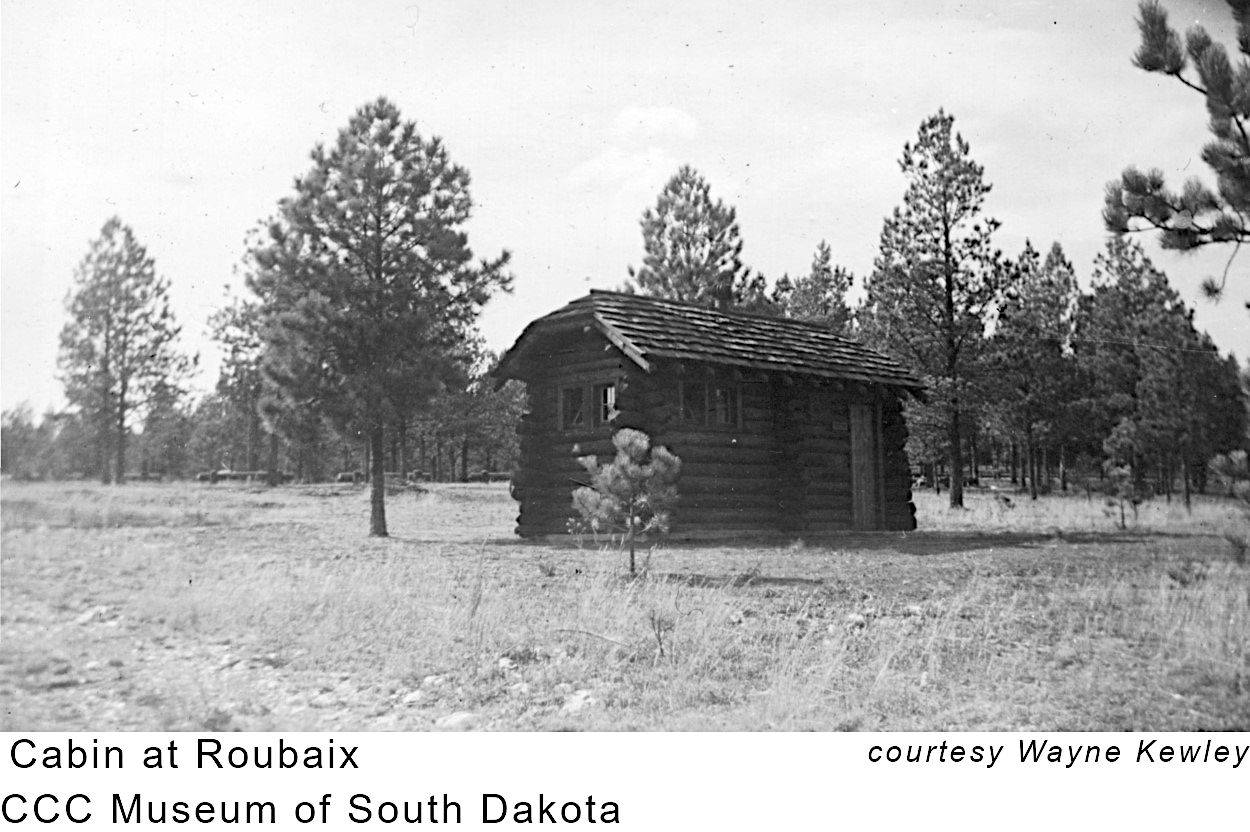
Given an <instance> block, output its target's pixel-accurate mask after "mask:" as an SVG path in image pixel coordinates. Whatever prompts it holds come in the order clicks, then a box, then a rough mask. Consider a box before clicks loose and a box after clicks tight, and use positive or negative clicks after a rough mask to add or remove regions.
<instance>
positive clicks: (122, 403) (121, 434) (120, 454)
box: [113, 397, 126, 485]
mask: <svg viewBox="0 0 1250 832" xmlns="http://www.w3.org/2000/svg"><path fill="white" fill-rule="evenodd" d="M125 481H126V399H125V397H123V398H121V399H119V400H118V402H117V472H116V474H115V475H114V476H113V482H115V483H117V484H118V485H121V484H122V483H123V482H125Z"/></svg>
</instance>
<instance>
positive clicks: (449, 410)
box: [0, 98, 522, 535]
mask: <svg viewBox="0 0 1250 832" xmlns="http://www.w3.org/2000/svg"><path fill="white" fill-rule="evenodd" d="M311 159H312V165H311V167H310V169H309V170H308V172H307V173H305V174H304V175H303V176H301V177H299V178H297V179H296V180H295V186H294V192H293V194H291V195H290V196H288V197H286V198H284V199H282V200H280V201H279V202H278V207H277V211H276V212H275V215H274V216H273V217H272V218H271V219H269V220H268V221H266V222H265V223H263V224H262V225H261V227H260V228H258V229H257V231H256V233H255V234H254V235H253V236H252V238H251V240H250V241H249V244H248V249H247V253H246V256H245V258H244V268H245V272H246V273H245V283H246V291H245V293H244V294H242V295H240V296H237V297H233V298H231V299H230V300H229V302H228V303H227V305H226V306H225V307H224V308H223V309H222V310H221V311H219V312H218V313H217V314H215V315H214V316H213V318H212V320H211V322H210V324H211V328H212V333H213V337H214V338H215V339H216V340H217V342H218V343H219V344H220V346H221V348H222V353H223V360H222V364H221V369H220V373H219V377H218V379H217V384H216V387H215V389H214V391H213V392H212V393H210V394H208V395H206V396H202V397H200V398H198V399H197V398H193V397H192V396H190V395H189V394H188V392H187V381H188V380H189V377H190V373H191V371H192V369H193V368H194V366H195V363H196V362H195V361H194V360H193V359H191V358H189V357H187V356H185V355H183V354H182V353H180V352H179V350H178V347H177V338H178V334H179V327H178V326H177V324H176V323H175V321H174V318H173V315H172V313H171V312H170V309H169V300H168V283H167V281H165V280H164V279H162V278H159V277H158V276H157V275H156V272H155V266H154V263H153V262H152V259H151V258H150V257H149V256H148V255H147V252H146V250H145V249H144V248H143V247H142V246H141V245H140V244H139V242H138V241H137V240H136V238H135V235H134V234H133V232H132V231H131V229H130V228H129V227H127V226H126V225H124V224H123V223H122V222H121V221H120V220H119V219H117V218H113V219H110V220H109V221H108V222H107V223H106V224H105V225H104V227H103V229H102V230H101V233H100V235H99V237H98V238H97V239H96V240H94V241H92V242H91V244H90V246H89V250H88V254H87V255H86V257H84V259H83V261H82V263H81V265H80V267H79V269H78V271H77V273H76V277H75V283H74V286H73V289H72V290H71V293H70V296H69V298H68V301H67V309H68V312H69V318H70V320H69V322H68V323H67V324H66V326H65V329H64V332H63V334H62V338H61V353H60V369H61V377H62V380H63V381H64V384H65V393H66V399H67V400H68V402H69V405H70V407H69V409H68V410H67V412H65V413H58V414H45V415H44V416H43V417H42V418H41V419H40V420H38V421H36V419H35V417H34V414H32V413H31V412H30V411H29V410H28V409H23V408H19V409H17V410H14V411H12V412H8V413H5V414H4V418H3V431H4V435H3V437H2V440H3V451H2V453H0V456H2V460H0V464H2V466H3V469H4V471H5V473H9V474H12V475H15V476H22V477H69V476H98V477H99V478H100V479H101V480H103V481H105V482H122V481H123V480H124V479H125V478H127V477H128V476H135V475H138V476H142V477H150V476H158V477H184V476H188V475H191V474H196V473H206V474H207V475H208V476H210V478H211V477H213V476H215V473H216V472H221V471H232V472H237V471H245V472H253V473H258V472H263V476H264V478H265V479H266V480H268V481H269V482H270V483H271V484H276V483H278V482H279V481H284V480H287V479H290V478H295V479H299V480H305V481H317V480H324V479H328V478H333V477H336V476H341V475H342V474H343V473H344V472H348V473H350V474H351V475H353V476H355V475H357V474H358V475H359V476H362V477H367V478H368V479H369V481H370V483H371V496H372V499H371V506H372V509H371V519H370V530H371V533H373V534H376V535H385V534H386V532H387V529H386V520H385V488H386V482H387V476H386V475H387V474H388V473H391V472H394V473H395V474H397V475H398V476H399V477H401V478H404V479H406V478H407V477H408V475H409V474H419V475H422V476H427V477H435V478H439V479H468V478H470V477H473V476H475V475H478V474H479V473H481V472H488V473H489V472H496V471H499V470H501V469H502V470H509V469H510V468H511V465H512V462H513V460H514V458H515V456H516V437H515V429H516V427H515V426H516V422H517V418H518V416H519V413H520V408H521V406H522V401H521V395H522V394H521V391H520V390H519V389H518V387H517V385H516V384H509V385H504V386H503V387H502V388H499V389H496V387H495V385H494V384H493V383H492V382H491V380H490V379H489V378H488V371H489V369H490V367H491V365H492V363H493V361H494V356H491V355H490V354H488V353H486V352H484V351H483V350H482V349H481V347H480V339H479V337H478V335H477V332H476V328H475V325H476V320H477V315H478V313H479V311H480V309H481V307H482V305H483V304H484V303H485V302H486V301H487V300H488V299H489V298H490V296H491V295H492V294H493V293H494V292H496V291H500V290H504V291H506V290H508V289H509V288H510V283H511V276H510V274H509V273H508V272H507V271H506V267H507V263H508V259H509V258H508V254H507V253H506V252H505V253H503V254H501V255H500V256H499V257H497V258H495V259H492V260H481V261H478V262H474V261H473V254H472V251H471V249H470V248H469V245H468V237H467V235H466V234H465V232H464V230H463V227H464V224H465V223H466V222H467V220H468V219H469V216H470V212H471V208H472V200H471V198H470V195H469V175H468V172H467V171H466V170H464V169H463V168H462V167H459V166H458V165H456V164H455V163H454V162H452V161H451V159H450V157H449V155H448V153H447V150H446V148H445V147H444V146H443V144H442V142H441V141H440V140H439V139H437V138H425V137H423V136H422V135H421V134H420V133H419V132H418V131H417V129H416V125H415V124H414V123H413V122H411V121H405V120H404V119H403V118H402V117H401V115H400V113H399V110H398V109H397V108H396V107H395V106H394V105H393V104H392V103H391V102H389V101H387V100H386V99H384V98H382V99H378V100H377V101H375V102H372V103H370V104H367V105H365V106H364V107H362V108H360V109H359V110H358V111H357V112H356V113H355V115H354V116H353V117H352V119H351V120H350V121H349V123H348V125H347V127H345V128H344V129H343V130H341V131H340V132H339V134H338V137H337V140H336V141H335V142H334V144H333V145H331V146H329V147H325V146H322V145H318V146H317V147H315V148H314V150H313V152H312V154H311Z"/></svg>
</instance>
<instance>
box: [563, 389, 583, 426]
mask: <svg viewBox="0 0 1250 832" xmlns="http://www.w3.org/2000/svg"><path fill="white" fill-rule="evenodd" d="M560 398H561V400H562V403H563V408H564V409H563V412H562V414H561V419H560V425H561V427H563V428H564V429H565V430H569V429H570V428H579V427H584V426H585V425H586V402H585V399H586V390H585V389H584V388H582V387H565V388H564V390H562V391H561V393H560Z"/></svg>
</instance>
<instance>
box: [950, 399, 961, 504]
mask: <svg viewBox="0 0 1250 832" xmlns="http://www.w3.org/2000/svg"><path fill="white" fill-rule="evenodd" d="M947 439H948V441H949V442H950V463H951V504H950V506H951V508H963V507H964V460H963V453H962V451H963V448H962V447H961V442H960V436H959V402H958V401H955V402H954V403H953V404H952V406H951V410H950V432H949V434H948V437H947Z"/></svg>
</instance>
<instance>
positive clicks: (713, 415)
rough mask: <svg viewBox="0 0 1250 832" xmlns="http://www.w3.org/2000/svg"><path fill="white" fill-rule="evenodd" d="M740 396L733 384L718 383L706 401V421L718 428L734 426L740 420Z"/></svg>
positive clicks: (739, 422) (736, 425)
mask: <svg viewBox="0 0 1250 832" xmlns="http://www.w3.org/2000/svg"><path fill="white" fill-rule="evenodd" d="M741 402H742V396H741V395H740V394H739V390H738V386H737V385H735V384H718V385H716V386H715V387H713V388H712V393H711V396H710V397H709V401H708V422H709V423H711V424H712V425H714V426H715V427H718V428H736V427H738V425H739V424H741V422H742V407H741Z"/></svg>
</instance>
